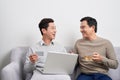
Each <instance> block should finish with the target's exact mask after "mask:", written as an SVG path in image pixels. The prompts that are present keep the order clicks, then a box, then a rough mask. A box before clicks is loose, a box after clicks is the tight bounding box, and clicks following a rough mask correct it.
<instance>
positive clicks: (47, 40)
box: [42, 37, 52, 45]
mask: <svg viewBox="0 0 120 80" xmlns="http://www.w3.org/2000/svg"><path fill="white" fill-rule="evenodd" d="M42 40H43V41H44V42H45V44H46V45H50V43H51V41H52V40H51V39H49V38H47V37H43V38H42Z"/></svg>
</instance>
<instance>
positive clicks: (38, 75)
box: [31, 70, 71, 80]
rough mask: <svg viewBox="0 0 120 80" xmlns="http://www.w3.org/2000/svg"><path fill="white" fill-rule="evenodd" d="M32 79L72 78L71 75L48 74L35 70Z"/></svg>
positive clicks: (66, 79)
mask: <svg viewBox="0 0 120 80" xmlns="http://www.w3.org/2000/svg"><path fill="white" fill-rule="evenodd" d="M31 80H71V79H70V76H69V75H47V74H42V73H41V72H39V71H37V70H35V71H34V73H33V76H32V78H31Z"/></svg>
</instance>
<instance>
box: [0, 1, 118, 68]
mask: <svg viewBox="0 0 120 80" xmlns="http://www.w3.org/2000/svg"><path fill="white" fill-rule="evenodd" d="M119 3H120V0H0V69H2V67H4V66H5V65H6V64H8V62H9V61H8V60H9V58H8V56H9V52H10V50H11V49H12V48H15V47H18V46H30V45H32V44H34V43H36V42H38V41H39V40H40V39H41V35H40V32H39V29H38V23H39V21H40V20H41V19H42V18H44V17H51V18H53V19H54V20H55V24H56V26H57V31H58V33H57V36H56V41H58V42H59V43H61V44H63V45H65V46H73V45H74V42H75V41H76V40H77V39H78V38H81V34H80V32H79V25H80V21H79V20H80V19H81V18H82V17H84V16H92V17H94V18H96V19H97V21H98V33H97V34H98V35H99V36H101V37H104V38H107V39H109V40H110V41H111V42H112V43H113V45H114V46H120V37H119V34H120V31H119V30H120V28H119V27H120V22H119V21H120V5H119Z"/></svg>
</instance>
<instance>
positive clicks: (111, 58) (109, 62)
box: [102, 41, 118, 69]
mask: <svg viewBox="0 0 120 80" xmlns="http://www.w3.org/2000/svg"><path fill="white" fill-rule="evenodd" d="M102 62H103V64H104V65H106V66H107V67H109V68H113V69H116V68H117V67H118V61H117V59H116V55H115V51H114V48H113V45H112V43H111V42H110V41H108V43H107V45H106V56H103V59H102Z"/></svg>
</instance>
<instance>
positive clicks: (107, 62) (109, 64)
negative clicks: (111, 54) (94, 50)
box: [102, 57, 118, 69]
mask: <svg viewBox="0 0 120 80" xmlns="http://www.w3.org/2000/svg"><path fill="white" fill-rule="evenodd" d="M102 62H103V64H104V65H105V66H107V67H109V68H112V69H116V68H117V67H118V61H117V60H115V59H108V58H106V57H103V59H102Z"/></svg>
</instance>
